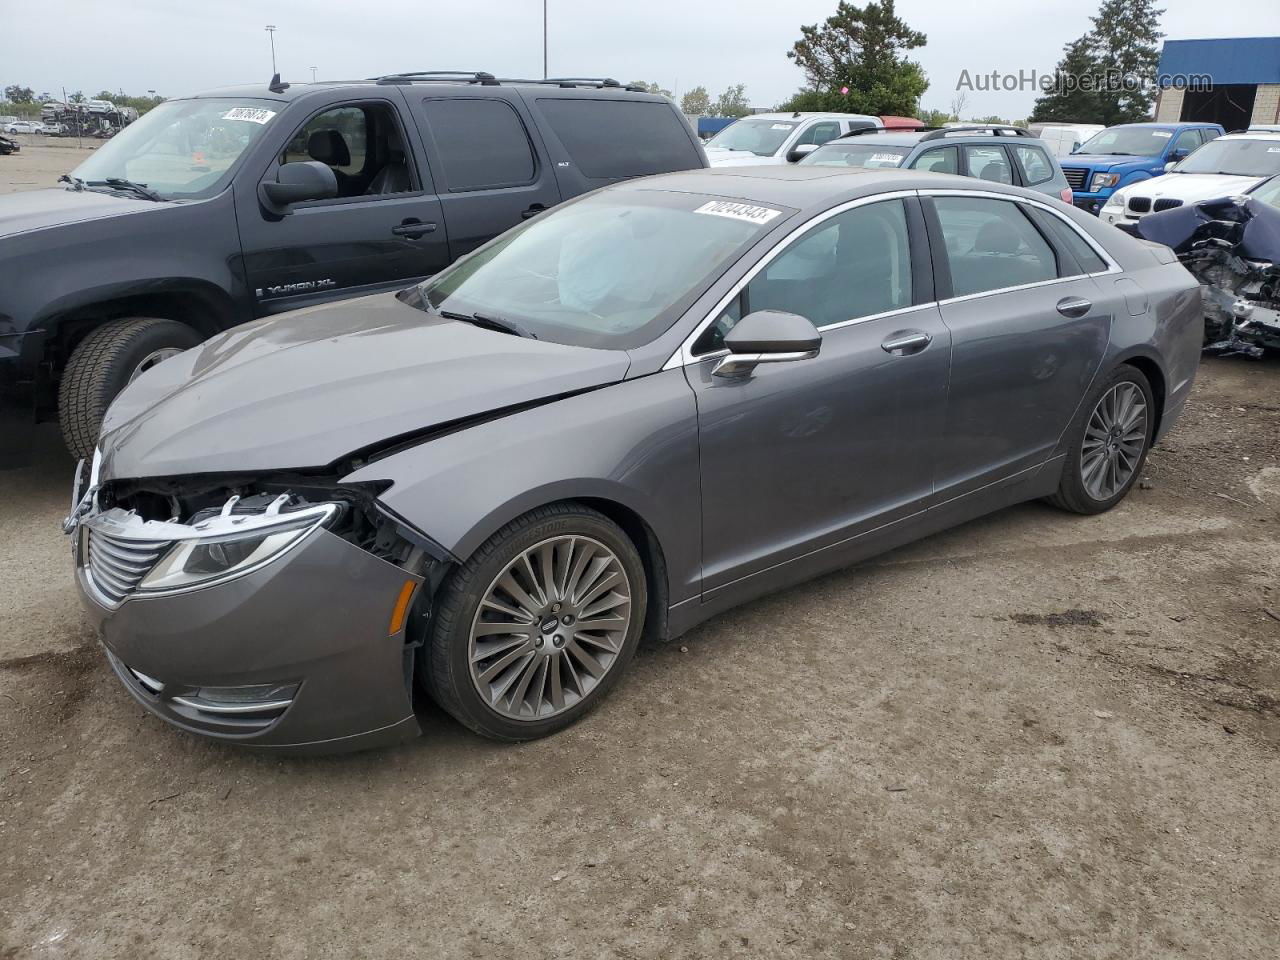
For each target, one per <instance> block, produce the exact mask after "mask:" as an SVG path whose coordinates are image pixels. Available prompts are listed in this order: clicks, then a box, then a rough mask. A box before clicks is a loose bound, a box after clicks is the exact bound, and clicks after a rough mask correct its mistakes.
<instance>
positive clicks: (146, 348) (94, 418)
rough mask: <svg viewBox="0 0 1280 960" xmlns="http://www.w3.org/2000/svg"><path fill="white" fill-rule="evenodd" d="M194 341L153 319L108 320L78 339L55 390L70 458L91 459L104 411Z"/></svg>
mask: <svg viewBox="0 0 1280 960" xmlns="http://www.w3.org/2000/svg"><path fill="white" fill-rule="evenodd" d="M199 342H200V335H199V334H198V333H197V332H196V331H195V330H193V329H191V328H190V327H188V326H186V325H185V324H182V323H177V322H176V321H174V320H160V319H157V318H153V317H131V318H128V319H125V320H113V321H111V322H110V323H105V324H103V325H102V326H100V327H98V328H97V329H96V330H94V331H93V332H92V333H90V334H89V335H88V336H87V337H85V338H84V339H83V340H81V341H80V344H79V346H77V347H76V348H75V350H73V351H72V353H71V359H70V360H69V361H68V363H67V366H66V369H64V370H63V371H62V383H61V384H60V385H59V387H58V422H59V425H60V426H61V427H62V439H63V442H65V443H66V445H67V449H68V450H69V451H71V455H72V456H73V457H79V458H89V457H92V456H93V448H94V446H95V444H97V442H98V432H99V431H100V430H101V429H102V418H103V417H104V416H106V413H107V407H109V406H110V405H111V401H112V400H114V399H115V398H116V395H117V394H118V393H120V391H121V390H123V389H124V388H125V387H126V386H128V385H129V383H130V382H131V381H132V380H133V379H134V378H135V377H138V376H140V375H141V374H143V373H145V372H146V371H147V370H148V369H150V368H151V367H153V366H155V365H156V364H157V363H160V362H161V361H163V360H167V359H168V358H169V357H171V356H174V355H175V354H179V353H181V352H182V351H183V350H187V349H190V348H191V347H194V346H195V345H196V344H197V343H199Z"/></svg>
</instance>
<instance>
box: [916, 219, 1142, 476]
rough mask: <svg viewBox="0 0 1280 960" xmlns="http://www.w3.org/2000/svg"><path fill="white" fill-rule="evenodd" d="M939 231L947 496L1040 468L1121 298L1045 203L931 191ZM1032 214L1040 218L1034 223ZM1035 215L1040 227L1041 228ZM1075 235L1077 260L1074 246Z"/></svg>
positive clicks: (1102, 347)
mask: <svg viewBox="0 0 1280 960" xmlns="http://www.w3.org/2000/svg"><path fill="white" fill-rule="evenodd" d="M923 202H924V203H926V204H929V203H932V204H933V205H934V207H935V209H936V211H937V218H936V220H933V221H932V222H933V224H934V225H935V226H936V228H938V230H939V231H940V233H941V237H940V238H935V239H940V243H936V244H935V254H936V257H935V259H936V261H937V262H938V263H940V264H941V263H945V264H947V265H948V266H949V270H950V281H951V286H952V289H951V291H950V293H951V296H950V297H944V299H943V300H942V303H941V310H942V319H943V320H944V321H945V322H946V325H947V327H948V329H950V331H951V388H950V395H949V399H948V404H947V422H946V429H945V430H944V431H943V436H942V442H941V444H940V445H939V447H938V450H937V457H936V461H935V462H936V466H937V474H936V479H937V487H938V496H939V497H940V498H948V497H952V496H958V495H960V494H963V493H967V492H969V491H971V490H974V489H976V488H978V487H981V486H983V485H985V484H987V483H991V482H995V481H998V480H1001V479H1004V478H1006V477H1010V476H1013V475H1014V474H1016V473H1018V472H1020V471H1022V470H1025V469H1028V468H1030V467H1033V466H1036V465H1038V464H1041V463H1043V462H1044V461H1045V460H1046V459H1048V457H1049V456H1050V455H1051V453H1052V452H1053V449H1054V447H1055V446H1056V445H1057V443H1058V440H1059V438H1060V437H1061V436H1062V433H1063V431H1064V430H1066V428H1067V426H1068V424H1069V423H1070V422H1071V418H1072V416H1073V415H1074V414H1075V411H1076V407H1077V405H1078V404H1079V403H1080V399H1081V397H1083V396H1084V395H1085V393H1087V392H1088V389H1089V384H1090V383H1091V382H1092V381H1093V377H1094V375H1095V374H1096V373H1097V371H1098V367H1099V366H1100V364H1101V362H1102V357H1103V355H1104V353H1105V352H1106V348H1107V343H1108V338H1109V336H1110V330H1111V321H1112V315H1113V312H1114V310H1115V309H1116V306H1117V303H1118V302H1121V301H1122V298H1121V296H1120V294H1119V293H1117V292H1116V290H1115V288H1114V284H1107V285H1106V286H1105V287H1104V286H1103V285H1102V284H1099V283H1098V282H1097V281H1095V280H1094V279H1093V278H1092V277H1090V276H1088V273H1089V272H1095V271H1096V270H1105V268H1106V265H1105V263H1103V262H1102V261H1101V259H1100V258H1099V257H1098V255H1097V254H1096V252H1093V251H1092V250H1091V249H1090V248H1089V245H1088V244H1087V242H1085V241H1084V240H1083V239H1081V238H1080V237H1079V236H1078V234H1074V231H1073V228H1071V227H1069V226H1068V225H1067V224H1066V223H1065V222H1064V221H1060V220H1058V222H1057V227H1056V229H1061V230H1066V231H1071V233H1070V234H1069V235H1067V234H1064V235H1061V236H1059V235H1057V234H1056V232H1055V228H1054V224H1053V221H1051V220H1049V219H1042V216H1041V215H1043V217H1044V218H1055V219H1056V215H1054V214H1051V213H1047V212H1046V211H1044V210H1042V209H1040V208H1029V209H1028V208H1024V205H1022V204H1019V203H1015V202H1014V201H1013V200H1012V199H1008V200H1001V199H994V198H990V197H981V196H971V195H969V196H964V195H961V196H937V197H933V198H925V199H924V201H923ZM1033 215H1034V216H1035V220H1033ZM1037 222H1039V223H1040V226H1037ZM1072 236H1074V237H1075V242H1076V243H1078V244H1079V245H1080V256H1084V255H1086V253H1088V254H1092V256H1093V258H1094V260H1095V261H1096V263H1093V264H1083V265H1082V264H1080V263H1079V258H1080V256H1077V255H1076V254H1075V253H1073V251H1072V249H1071V248H1070V247H1069V246H1068V243H1067V241H1069V240H1070V238H1071V237H1072Z"/></svg>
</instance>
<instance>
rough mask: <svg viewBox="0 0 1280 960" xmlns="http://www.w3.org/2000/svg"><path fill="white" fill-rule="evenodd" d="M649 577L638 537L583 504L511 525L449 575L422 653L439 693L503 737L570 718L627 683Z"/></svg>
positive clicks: (427, 680)
mask: <svg viewBox="0 0 1280 960" xmlns="http://www.w3.org/2000/svg"><path fill="white" fill-rule="evenodd" d="M647 603H648V585H647V583H646V581H645V575H644V565H643V563H642V562H641V559H640V555H639V553H638V552H637V551H636V548H635V545H634V544H633V543H632V542H631V540H630V539H629V538H628V537H627V535H626V534H625V533H624V532H623V531H622V530H621V529H620V528H619V527H618V525H617V524H615V523H614V522H613V521H611V520H610V519H608V518H607V517H606V516H604V515H603V514H601V513H599V512H598V511H596V510H592V509H591V508H589V507H586V506H583V505H581V504H576V503H559V504H553V505H551V506H547V507H541V508H539V509H537V510H533V511H531V512H530V513H527V514H525V515H524V516H522V517H519V518H517V519H516V520H513V521H512V522H511V523H509V524H507V525H506V526H505V527H503V528H502V529H501V530H499V531H498V532H497V533H495V534H494V535H493V536H492V537H490V538H489V539H488V540H487V541H485V543H484V544H483V545H482V546H481V547H480V548H479V549H478V550H477V551H476V552H475V554H474V555H473V556H472V557H471V558H470V559H469V560H468V561H467V562H466V563H464V564H463V565H462V566H461V567H460V568H459V569H458V570H457V571H455V572H454V574H453V575H452V576H451V577H450V579H449V581H448V582H447V583H446V584H445V586H444V588H443V589H442V591H441V597H440V601H439V603H438V604H437V606H436V610H435V616H434V619H433V625H432V630H431V636H430V638H429V640H428V642H427V645H426V649H425V650H424V651H423V656H421V657H420V658H419V659H418V671H419V677H420V679H421V680H422V682H423V685H424V686H425V687H426V688H427V690H428V691H429V692H430V694H431V696H432V698H433V699H434V700H435V701H436V702H437V703H438V704H439V705H440V706H441V707H443V708H444V709H445V710H447V711H448V712H449V713H450V714H452V715H453V716H454V717H455V718H457V720H458V721H459V722H461V723H462V724H463V725H465V726H467V727H469V728H470V729H472V730H474V731H475V732H476V733H479V734H482V735H484V736H486V737H491V738H493V739H495V740H505V741H521V740H533V739H536V738H538V737H544V736H547V735H548V734H551V733H555V732H556V731H557V730H561V729H563V728H564V727H567V726H569V725H570V724H572V723H573V722H574V721H576V720H577V719H578V718H580V717H581V716H582V715H583V714H585V713H587V712H588V711H589V710H591V709H593V708H594V707H595V706H596V705H597V704H598V703H599V702H600V701H601V700H603V699H604V697H605V696H606V694H608V692H609V691H610V690H611V689H612V688H613V686H614V684H616V683H617V682H618V679H619V677H620V676H621V674H622V672H623V670H625V668H626V665H627V663H628V662H629V661H630V660H631V657H632V656H633V655H634V654H635V650H636V646H637V645H638V643H639V640H640V633H641V629H642V627H643V625H644V617H645V610H646V607H647Z"/></svg>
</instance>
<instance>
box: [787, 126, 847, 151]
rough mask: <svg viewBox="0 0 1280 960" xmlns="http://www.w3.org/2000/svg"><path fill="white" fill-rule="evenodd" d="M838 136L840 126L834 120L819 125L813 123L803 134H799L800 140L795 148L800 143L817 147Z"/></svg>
mask: <svg viewBox="0 0 1280 960" xmlns="http://www.w3.org/2000/svg"><path fill="white" fill-rule="evenodd" d="M838 136H840V124H839V123H837V122H836V121H835V120H824V121H822V122H821V123H815V124H814V125H813V126H811V127H810V128H809V129H808V130H806V131H805V132H804V133H802V134H800V139H799V140H797V141H796V146H797V147H798V146H800V144H802V143H816V144H818V145H819V146H821V145H822V144H824V143H826V142H827V141H828V140H834V139H835V138H836V137H838Z"/></svg>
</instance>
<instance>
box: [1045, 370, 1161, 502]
mask: <svg viewBox="0 0 1280 960" xmlns="http://www.w3.org/2000/svg"><path fill="white" fill-rule="evenodd" d="M1139 408H1140V409H1139ZM1155 422H1156V409H1155V403H1154V400H1153V398H1152V394H1151V384H1150V383H1149V382H1148V381H1147V378H1146V376H1145V375H1144V374H1143V372H1142V371H1141V370H1139V369H1138V368H1137V367H1131V366H1129V365H1128V364H1123V365H1121V366H1120V367H1117V368H1116V369H1115V370H1113V371H1112V372H1111V375H1110V376H1109V377H1106V378H1105V379H1103V380H1102V381H1101V382H1100V383H1098V384H1097V385H1096V386H1095V387H1094V388H1093V390H1091V391H1090V392H1089V396H1088V397H1087V398H1086V400H1085V402H1084V403H1082V404H1081V405H1080V412H1079V413H1077V414H1076V419H1075V421H1074V422H1073V423H1072V424H1071V427H1070V429H1069V432H1068V436H1070V437H1071V450H1070V452H1069V453H1068V454H1067V459H1066V462H1065V463H1064V464H1063V466H1062V480H1061V481H1060V482H1059V484H1058V492H1057V493H1055V494H1054V495H1053V496H1051V497H1049V498H1048V502H1049V503H1051V504H1053V505H1054V506H1055V507H1059V508H1061V509H1063V510H1070V511H1071V512H1072V513H1083V514H1093V513H1103V512H1105V511H1107V510H1110V509H1111V508H1112V507H1114V506H1115V505H1116V504H1117V503H1119V502H1120V501H1121V500H1123V499H1124V498H1125V496H1126V495H1127V494H1128V493H1129V491H1130V490H1131V489H1132V488H1133V485H1134V484H1135V483H1137V482H1138V477H1140V476H1141V475H1142V468H1143V465H1144V464H1145V463H1146V462H1147V452H1148V450H1149V449H1150V447H1151V437H1152V433H1153V431H1154V428H1155Z"/></svg>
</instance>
